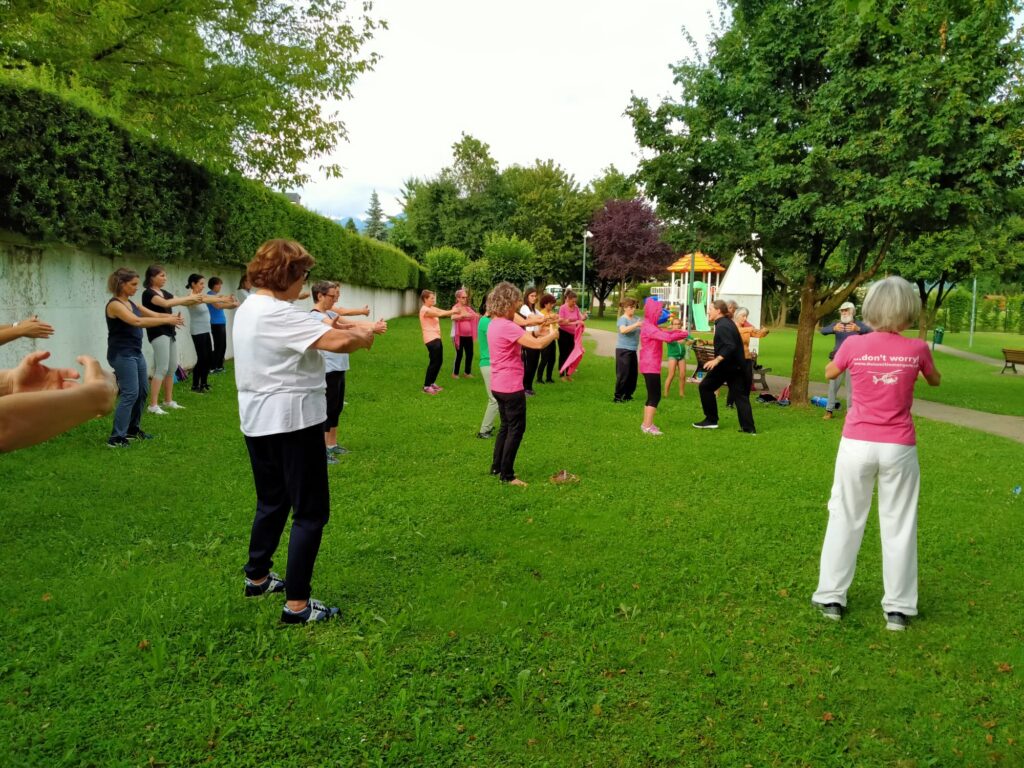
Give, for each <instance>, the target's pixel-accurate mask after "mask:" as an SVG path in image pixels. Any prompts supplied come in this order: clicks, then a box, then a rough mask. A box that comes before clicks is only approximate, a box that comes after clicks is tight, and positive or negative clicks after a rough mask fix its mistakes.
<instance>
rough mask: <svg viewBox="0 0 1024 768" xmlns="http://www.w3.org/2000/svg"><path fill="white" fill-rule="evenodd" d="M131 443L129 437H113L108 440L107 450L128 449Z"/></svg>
mask: <svg viewBox="0 0 1024 768" xmlns="http://www.w3.org/2000/svg"><path fill="white" fill-rule="evenodd" d="M130 445H131V443H129V442H128V438H127V437H114V436H113V435H111V436H110V437H109V438H107V448H127V447H128V446H130Z"/></svg>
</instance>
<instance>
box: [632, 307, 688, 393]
mask: <svg viewBox="0 0 1024 768" xmlns="http://www.w3.org/2000/svg"><path fill="white" fill-rule="evenodd" d="M661 310H662V304H661V302H660V301H657V300H655V299H650V300H648V301H645V302H644V322H643V325H641V326H640V365H639V369H640V373H659V374H660V373H661V355H662V342H665V341H682V340H683V339H685V338H687V337H689V335H690V334H689V333H687V332H686V331H663V330H661V328H659V327H658V318H659V317H660V316H661Z"/></svg>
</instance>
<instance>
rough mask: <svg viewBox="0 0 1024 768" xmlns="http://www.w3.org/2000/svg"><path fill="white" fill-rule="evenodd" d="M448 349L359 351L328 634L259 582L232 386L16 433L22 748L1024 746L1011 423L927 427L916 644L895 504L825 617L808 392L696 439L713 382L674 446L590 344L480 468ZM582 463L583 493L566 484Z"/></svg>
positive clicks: (333, 760)
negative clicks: (993, 432) (654, 432)
mask: <svg viewBox="0 0 1024 768" xmlns="http://www.w3.org/2000/svg"><path fill="white" fill-rule="evenodd" d="M769 340H771V337H769ZM445 354H446V363H450V362H451V361H452V354H451V349H450V348H449V349H447V350H446V352H445ZM425 364H426V354H425V352H424V350H423V347H422V344H420V341H419V330H418V327H417V325H416V323H415V321H412V320H400V321H395V322H393V323H391V330H390V331H389V333H388V335H387V336H385V337H383V338H382V339H380V340H379V341H378V342H377V345H376V348H375V349H374V350H373V352H372V353H370V354H365V353H360V354H357V355H353V370H352V372H351V373H350V375H349V376H350V377H349V391H348V395H347V396H348V400H349V405H348V407H346V409H345V413H344V415H343V417H342V434H343V440H342V442H343V444H344V445H346V446H348V447H349V448H350V449H351V450H352V453H351V454H350V455H348V456H344V457H342V463H341V464H340V465H339V466H336V467H332V468H331V470H330V472H331V477H332V494H333V511H332V519H331V522H330V524H329V525H328V527H327V529H326V533H325V538H324V543H323V547H322V550H321V555H320V559H319V561H318V564H317V572H316V574H315V577H314V594H315V596H318V597H321V598H324V599H327V600H329V601H333V602H335V603H336V604H340V605H341V606H342V609H343V616H344V618H343V620H342V621H339V622H337V623H334V624H333V625H328V626H319V627H313V628H301V627H299V628H296V627H287V628H282V627H281V626H279V624H278V615H279V612H280V608H281V603H282V601H281V600H280V599H278V598H277V597H269V598H266V599H263V600H255V601H252V600H246V599H244V598H243V597H242V594H241V593H242V573H241V567H242V564H243V563H244V561H245V551H246V544H247V538H248V528H249V525H250V523H251V515H252V508H253V504H254V496H253V490H252V479H251V476H250V471H249V465H248V460H247V456H246V451H245V446H244V443H243V440H242V438H241V436H240V434H239V432H238V417H237V410H236V403H235V398H234V392H233V386H232V382H231V381H230V379H228V378H225V377H224V376H217V377H214V378H213V379H212V385H213V387H214V392H213V393H212V395H210V396H208V397H204V398H200V397H197V396H192V395H190V394H189V393H187V392H184V391H183V392H182V393H181V395H180V398H179V401H180V402H182V403H183V404H184V405H186V406H187V410H185V411H181V412H177V413H173V414H171V415H168V416H165V417H153V416H149V415H147V417H146V419H145V420H144V424H143V426H144V428H145V429H147V430H151V431H152V432H154V433H156V434H157V439H155V440H153V441H150V442H147V443H145V444H141V445H134V446H132V448H131V449H128V450H123V451H111V450H107V449H105V448H103V447H102V443H103V440H104V438H105V437H106V434H107V432H108V430H109V419H108V420H105V421H102V422H100V421H97V422H94V423H92V424H89V425H86V426H84V427H82V428H79V429H77V430H75V431H74V432H73V433H71V434H69V435H66V436H63V437H61V438H58V439H55V440H53V441H51V442H50V443H48V444H46V445H44V446H38V447H36V448H33V449H29V450H25V451H20V452H17V453H14V454H10V455H4V456H0V467H2V470H0V471H2V483H0V509H2V510H3V511H2V514H3V528H2V532H0V556H2V562H3V563H4V566H5V568H4V575H5V577H6V578H7V580H8V584H9V587H10V588H9V589H8V597H7V599H6V601H5V604H4V609H3V612H2V614H0V615H2V619H0V643H2V645H0V648H2V652H0V719H2V721H3V722H4V723H5V727H4V728H3V729H0V755H3V756H4V760H3V764H4V765H5V766H48V767H49V766H65V765H66V766H146V765H162V766H185V765H198V764H210V765H217V766H322V765H332V766H333V765H337V766H362V765H367V766H377V765H388V766H407V765H417V766H469V765H477V766H573V767H575V766H586V765H595V766H688V765H700V766H743V765H754V766H843V767H844V768H845V767H846V766H897V765H898V766H921V767H923V766H931V765H941V766H961V765H962V766H967V765H976V766H978V765H987V764H989V763H990V762H994V763H1000V762H1001V764H1003V765H1022V764H1024V746H1022V742H1024V715H1022V713H1024V685H1022V678H1024V629H1022V625H1021V621H1020V619H1021V615H1022V611H1021V603H1020V596H1021V593H1022V588H1024V574H1022V571H1021V568H1020V557H1019V553H1020V552H1021V549H1022V546H1024V533H1022V531H1024V525H1022V520H1024V497H1022V496H1017V495H1014V494H1013V492H1012V489H1013V487H1014V486H1015V485H1018V484H1021V483H1022V482H1024V469H1022V466H1024V462H1022V460H1021V459H1022V456H1024V451H1022V447H1021V446H1020V445H1019V444H1016V443H1013V442H1010V441H1008V440H1004V439H1001V438H997V437H992V436H988V435H985V434H982V433H978V432H973V431H969V430H965V429H961V428H957V427H953V426H949V425H945V424H939V423H933V422H928V421H924V420H921V421H919V422H918V431H919V439H920V456H921V464H922V476H923V484H922V497H921V508H920V531H919V542H920V591H921V600H920V616H919V618H918V619H917V620H916V621H915V623H914V624H913V625H912V626H911V628H910V630H909V631H908V632H906V633H903V634H897V633H890V632H887V631H886V630H885V629H884V620H883V616H882V613H881V609H880V607H879V600H880V598H881V594H882V584H881V566H880V553H879V545H878V526H877V521H876V519H875V518H874V515H872V518H871V520H870V522H869V524H868V531H867V533H866V535H865V541H864V546H863V548H862V552H861V557H860V563H859V568H858V573H857V578H856V580H855V582H854V586H853V589H852V591H851V595H850V601H851V602H850V608H851V610H850V613H849V614H848V616H847V618H846V619H845V620H844V621H843V622H842V624H838V625H837V624H833V623H831V622H828V621H826V620H824V619H822V618H821V617H820V616H819V615H818V614H817V613H816V612H815V611H814V610H813V609H812V608H811V607H810V606H809V602H808V601H809V598H810V595H811V593H812V591H813V590H814V587H815V584H816V579H817V565H818V555H819V552H820V546H821V540H822V536H823V534H824V530H825V523H826V519H827V511H826V506H825V505H826V501H827V498H828V493H829V488H830V485H831V479H832V471H833V462H834V457H835V450H836V446H837V444H838V440H839V427H840V423H838V422H824V421H822V419H821V418H820V412H819V411H818V410H817V409H797V408H788V409H787V408H779V407H776V406H755V418H756V419H757V423H758V428H759V431H760V434H758V435H757V436H756V437H750V436H746V435H741V434H738V433H737V432H736V419H735V414H734V413H732V412H731V411H724V413H723V417H722V424H723V428H722V429H720V430H718V431H717V432H711V433H709V432H698V431H696V430H693V429H691V428H690V427H689V422H691V421H693V420H695V419H696V418H697V417H698V411H699V406H698V402H697V398H696V391H695V389H694V388H692V387H691V388H689V389H688V395H687V397H686V398H685V399H684V400H680V399H678V398H671V399H666V400H664V401H663V403H662V407H661V409H660V411H659V416H658V419H657V423H658V424H659V425H660V426H661V427H662V428H663V429H664V430H665V431H666V436H665V437H663V438H651V437H649V436H646V435H642V434H641V432H640V430H639V425H640V419H641V401H636V402H634V403H631V404H625V405H613V404H612V402H611V397H612V385H613V363H612V360H611V359H609V358H600V357H597V356H596V355H594V354H592V352H591V353H588V354H587V356H586V357H585V358H584V361H583V365H582V367H581V369H580V372H579V374H578V376H577V380H576V382H575V383H573V384H556V385H551V386H550V387H540V388H539V393H538V396H537V397H536V398H532V399H531V400H530V402H529V415H528V429H527V434H526V438H525V440H524V443H523V446H522V450H521V452H520V458H519V461H518V463H517V469H518V471H519V474H520V476H521V477H522V478H523V479H524V480H526V481H527V482H529V483H530V487H529V488H527V489H525V490H523V489H515V488H510V487H507V486H502V485H501V484H499V483H497V482H496V481H495V480H494V479H493V478H491V477H490V476H489V475H488V468H489V463H490V455H489V454H490V450H491V447H492V445H493V443H492V442H490V441H483V440H478V439H476V438H475V437H474V434H475V432H476V430H477V429H478V427H479V419H480V416H481V414H482V411H483V405H484V399H485V396H484V392H483V387H482V384H481V383H480V380H479V379H475V380H472V381H468V380H465V381H457V382H456V381H453V380H452V379H451V378H450V377H448V376H447V374H445V375H444V376H443V377H442V380H441V381H440V382H439V383H441V384H442V385H444V386H445V387H446V390H445V392H444V393H443V394H442V395H440V396H438V397H427V396H424V395H422V394H421V393H420V392H419V388H420V385H421V381H422V374H423V369H424V367H425ZM1004 378H1005V377H1004ZM562 468H566V469H568V470H569V471H571V472H575V473H577V474H578V475H580V477H581V481H580V483H579V484H578V485H574V486H553V485H550V484H549V483H547V482H546V478H547V477H548V476H550V475H551V474H553V473H554V472H556V471H557V470H560V469H562ZM284 566H285V563H284V562H283V556H282V558H280V559H279V561H278V563H277V565H276V568H277V569H278V570H280V571H281V572H282V573H283V572H284ZM15 586H16V587H17V589H14V588H13V587H15Z"/></svg>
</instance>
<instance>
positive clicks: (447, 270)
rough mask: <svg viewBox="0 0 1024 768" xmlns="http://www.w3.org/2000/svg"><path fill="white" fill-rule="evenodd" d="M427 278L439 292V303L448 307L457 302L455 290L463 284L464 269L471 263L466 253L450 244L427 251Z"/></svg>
mask: <svg viewBox="0 0 1024 768" xmlns="http://www.w3.org/2000/svg"><path fill="white" fill-rule="evenodd" d="M423 263H424V265H425V266H426V268H427V280H428V281H429V283H430V285H431V287H432V288H433V289H434V291H435V292H436V293H437V305H438V306H439V307H447V306H450V305H451V304H453V303H455V291H456V290H457V289H458V287H459V286H460V285H462V270H464V269H465V268H466V265H467V264H469V259H467V258H466V254H464V253H463V252H462V251H460V250H459V249H458V248H452V247H451V246H450V245H442V246H441V247H440V248H433V249H431V250H429V251H427V253H426V255H425V256H424V258H423Z"/></svg>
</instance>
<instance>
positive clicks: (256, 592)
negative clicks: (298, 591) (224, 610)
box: [245, 571, 284, 597]
mask: <svg viewBox="0 0 1024 768" xmlns="http://www.w3.org/2000/svg"><path fill="white" fill-rule="evenodd" d="M275 592H284V579H282V578H281V577H280V576H278V575H277V574H276V573H274V572H273V571H271V572H270V573H269V574H267V578H266V579H264V580H263V581H262V582H260V583H259V584H254V583H253V582H252V580H251V579H249V578H248V577H247V578H246V579H245V596H246V597H259V596H260V595H271V594H273V593H275Z"/></svg>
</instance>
